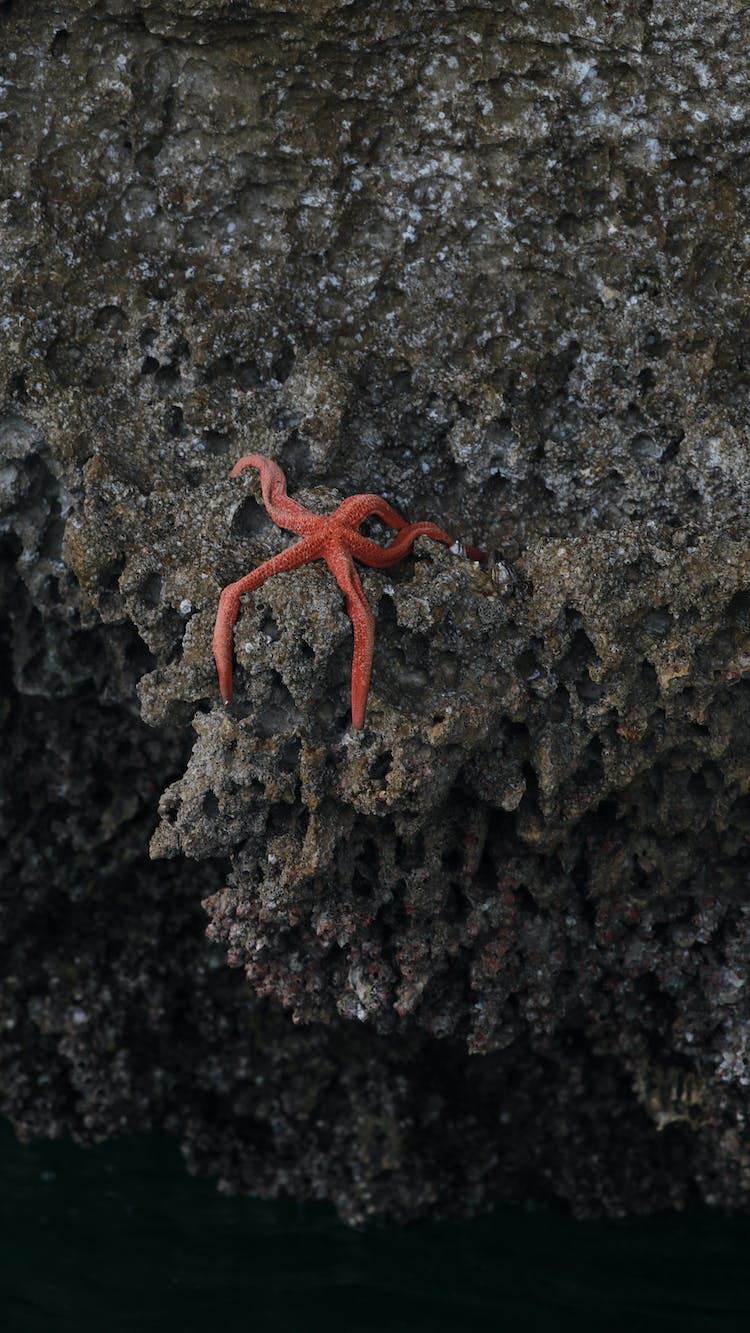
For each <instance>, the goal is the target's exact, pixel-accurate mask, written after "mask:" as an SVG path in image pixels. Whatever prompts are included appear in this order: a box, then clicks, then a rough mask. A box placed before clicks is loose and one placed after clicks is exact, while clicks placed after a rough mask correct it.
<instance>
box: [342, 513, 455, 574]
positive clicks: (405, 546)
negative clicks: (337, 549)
mask: <svg viewBox="0 0 750 1333" xmlns="http://www.w3.org/2000/svg"><path fill="white" fill-rule="evenodd" d="M417 537H431V538H432V540H433V541H436V542H442V544H443V546H453V545H454V538H453V537H451V536H449V534H448V533H447V532H443V530H442V528H438V527H437V526H436V525H435V524H434V523H407V524H406V525H405V526H404V527H403V528H402V529H401V531H400V532H399V534H398V536H397V537H394V538H393V541H392V542H389V544H388V545H387V546H379V545H378V543H377V542H371V541H370V540H369V538H367V537H363V536H362V535H361V533H356V534H355V535H354V537H353V538H351V539H350V545H351V550H352V555H353V556H354V557H355V559H357V560H361V561H362V562H363V563H364V564H367V565H371V566H372V567H373V568H374V569H389V568H390V567H391V565H397V564H398V562H399V560H403V559H404V556H407V555H408V554H409V552H410V551H411V549H412V547H413V545H414V543H415V541H416V540H417Z"/></svg>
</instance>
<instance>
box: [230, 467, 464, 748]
mask: <svg viewBox="0 0 750 1333" xmlns="http://www.w3.org/2000/svg"><path fill="white" fill-rule="evenodd" d="M246 467H254V468H257V469H258V471H259V472H260V484H261V489H262V491H263V503H264V504H265V506H266V509H267V511H268V513H269V514H270V516H271V518H272V519H273V521H274V523H276V524H278V526H279V527H280V528H286V529H287V531H289V532H296V533H297V535H298V536H299V537H301V538H302V540H301V541H299V542H297V543H296V545H295V546H289V547H287V549H286V550H285V551H282V552H281V553H280V554H279V555H275V556H273V557H272V559H270V560H265V561H264V562H263V564H262V565H259V566H258V568H257V569H254V570H253V571H252V573H250V574H246V575H245V577H244V578H242V579H238V580H237V582H236V583H230V584H228V585H227V587H226V588H224V590H223V592H222V594H221V597H220V598H219V611H218V614H217V616H216V626H215V628H214V660H215V662H216V670H217V671H218V673H219V688H220V690H221V697H222V699H223V700H224V703H225V704H229V703H231V702H232V646H233V630H234V624H235V621H236V619H237V613H238V611H239V608H240V597H241V596H242V594H243V593H245V592H254V591H255V589H256V588H259V587H260V586H261V584H263V583H265V581H266V579H269V578H270V577H271V575H272V574H284V573H286V571H287V570H289V569H299V567H300V565H306V564H308V563H309V562H310V561H311V560H325V562H326V564H327V565H328V568H329V569H330V571H331V573H332V574H333V576H334V578H335V580H336V582H337V583H338V585H339V587H340V589H341V591H342V592H343V594H344V597H345V598H346V609H347V611H348V613H349V616H350V618H351V622H352V625H353V627H354V655H353V658H352V722H353V724H354V726H355V728H356V730H357V731H361V730H362V728H363V727H364V725H365V708H366V706H367V695H368V692H369V689H370V674H371V671H372V653H373V645H374V641H375V618H374V616H373V614H372V611H371V610H370V606H369V603H368V602H367V600H366V598H365V594H364V591H363V589H362V584H361V583H360V580H359V575H358V573H357V571H356V569H355V568H354V563H353V559H352V557H354V559H355V560H359V561H361V563H362V564H363V565H370V566H371V567H372V568H373V569H388V568H389V567H390V566H391V565H397V564H398V562H399V560H403V559H404V557H405V556H407V555H408V554H409V552H410V551H411V549H412V547H413V545H414V542H415V541H416V539H417V537H431V538H432V540H433V541H436V542H442V543H443V544H444V545H445V546H454V545H456V542H455V539H454V538H453V537H449V535H448V533H447V532H443V530H442V529H441V528H438V527H436V526H435V524H434V523H407V521H406V519H405V518H402V517H401V515H400V514H397V513H396V510H395V509H392V508H391V506H390V505H389V504H387V503H386V501H385V500H381V498H380V496H379V495H352V496H350V498H349V499H348V500H344V502H343V504H340V505H339V507H338V509H336V510H335V511H334V513H332V514H331V515H330V516H329V517H328V518H320V517H319V516H318V515H317V514H313V513H311V512H310V510H309V509H305V507H304V505H301V504H299V503H298V502H297V501H296V500H290V499H289V496H288V495H287V493H286V477H285V476H284V473H283V472H282V470H281V468H280V467H279V466H278V464H277V463H274V462H273V461H272V460H271V459H270V458H264V457H263V456H262V455H261V454H250V455H249V456H248V457H247V458H241V459H240V461H239V462H238V463H235V465H234V467H233V468H232V471H231V473H230V476H232V477H236V476H238V474H239V473H240V472H242V470H243V468H246ZM373 514H374V515H375V516H376V517H377V518H379V519H380V520H381V521H382V522H383V523H385V525H386V526H387V527H389V528H395V529H396V531H397V533H398V536H397V537H394V539H393V541H392V542H391V543H390V544H389V545H388V546H378V544H377V542H373V541H370V540H369V539H368V538H367V537H363V536H362V534H361V532H358V530H357V529H358V528H359V526H360V524H361V523H363V522H364V520H365V519H366V518H368V517H370V515H373ZM460 549H462V548H461V547H460V546H459V550H460ZM466 554H467V556H468V557H469V559H470V560H480V559H482V558H483V556H482V552H481V551H478V550H476V548H475V547H467V548H466Z"/></svg>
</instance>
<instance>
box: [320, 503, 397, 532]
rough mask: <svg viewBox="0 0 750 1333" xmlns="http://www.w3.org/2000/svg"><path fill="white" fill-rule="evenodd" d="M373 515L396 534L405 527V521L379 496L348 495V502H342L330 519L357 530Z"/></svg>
mask: <svg viewBox="0 0 750 1333" xmlns="http://www.w3.org/2000/svg"><path fill="white" fill-rule="evenodd" d="M373 515H374V517H375V518H379V519H380V520H381V522H383V523H385V525H386V527H387V528H395V529H396V531H397V532H399V531H400V530H401V528H405V527H406V526H407V522H406V519H405V518H403V517H402V515H401V514H399V512H398V510H396V509H394V508H393V506H392V505H389V504H388V501H387V500H383V499H382V498H381V496H379V495H350V496H349V499H348V500H343V501H342V503H341V504H340V505H339V507H338V509H337V510H336V512H335V515H332V517H335V518H336V519H343V520H344V521H345V522H346V523H347V524H349V523H351V525H352V527H353V528H358V527H359V525H360V523H364V521H365V519H366V518H372V517H373Z"/></svg>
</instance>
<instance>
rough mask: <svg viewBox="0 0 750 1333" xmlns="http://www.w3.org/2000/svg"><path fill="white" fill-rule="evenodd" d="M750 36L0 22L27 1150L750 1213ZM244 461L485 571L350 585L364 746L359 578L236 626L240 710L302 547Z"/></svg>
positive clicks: (279, 1176) (333, 9)
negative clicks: (229, 590) (40, 1142)
mask: <svg viewBox="0 0 750 1333" xmlns="http://www.w3.org/2000/svg"><path fill="white" fill-rule="evenodd" d="M745 27H746V25H745V23H744V13H743V10H742V7H741V6H740V5H739V3H735V2H734V0H732V2H731V3H729V4H726V5H722V6H721V7H719V8H718V9H717V8H716V7H715V6H710V5H708V4H707V3H702V0H697V3H695V2H694V3H691V4H690V5H687V4H681V3H677V4H674V3H669V4H666V3H663V4H662V3H659V2H658V0H657V2H656V3H653V4H651V5H648V6H643V5H640V4H636V3H625V4H624V5H622V6H620V7H619V8H618V9H617V10H613V8H612V7H611V6H609V5H605V4H599V3H596V0H592V2H591V3H577V2H576V0H570V3H559V4H556V5H550V4H548V3H546V2H545V0H531V3H529V4H527V5H526V6H525V7H523V8H521V7H519V6H517V5H510V4H508V5H507V6H505V7H503V6H502V5H501V6H498V5H497V4H495V3H494V0H493V2H492V3H490V0H474V3H468V2H467V3H463V2H462V0H456V3H453V4H451V5H446V6H444V7H440V6H435V5H430V4H427V5H414V4H412V3H410V0H385V3H383V4H379V5H378V6H371V5H369V4H365V3H359V2H355V3H347V2H345V0H310V2H309V3H305V4H302V3H289V2H287V3H286V4H282V5H278V4H270V3H266V2H265V0H263V3H261V4H252V5H251V4H249V3H244V0H236V2H235V3H208V0H188V3H184V4H176V3H168V2H166V0H153V3H150V2H149V0H146V2H145V3H143V4H141V5H139V6H138V7H137V8H136V7H134V6H132V5H130V4H128V3H127V0H105V2H104V3H98V4H94V3H93V0H60V2H59V3H54V2H53V3H52V4H49V3H46V2H45V3H42V0H29V2H28V3H26V4H24V5H21V4H20V3H18V2H17V0H16V2H15V3H14V2H13V0H11V3H9V4H5V5H4V6H3V7H2V11H1V12H0V39H1V40H0V75H1V78H0V191H1V195H2V201H3V226H2V229H1V230H0V264H2V279H3V280H2V283H1V284H0V329H2V343H1V344H0V398H1V399H2V402H0V455H1V458H0V464H1V465H0V543H2V545H1V549H2V554H3V565H2V573H1V575H0V577H1V580H2V581H1V582H0V590H1V591H2V597H3V608H4V609H3V619H2V634H3V642H4V644H5V645H6V646H7V647H6V655H5V665H4V668H3V669H4V671H5V672H6V681H7V704H6V705H5V706H4V718H5V726H6V728H7V732H8V737H9V741H8V745H7V748H6V752H5V755H4V760H5V762H6V763H7V765H8V769H9V772H10V773H12V775H13V776H12V778H11V779H10V780H9V783H8V794H7V798H6V799H7V811H6V813H5V815H4V818H5V820H6V828H7V830H8V832H7V837H8V846H9V852H8V856H9V858H10V859H9V862H8V866H9V868H8V872H7V875H5V874H4V878H3V886H4V893H5V894H6V895H7V903H9V904H10V905H9V907H8V908H7V912H8V915H7V918H6V927H5V929H6V935H5V937H4V938H5V941H6V943H5V945H4V947H5V948H6V949H7V951H8V968H7V969H5V968H4V969H3V972H4V975H5V977H6V981H5V983H4V989H3V991H2V1004H3V1005H5V1006H6V1010H5V1012H7V1015H8V1017H7V1021H6V1030H7V1033H8V1034H9V1036H8V1042H9V1045H8V1047H7V1048H4V1049H6V1050H7V1054H6V1055H3V1057H2V1058H3V1060H4V1061H5V1063H4V1066H3V1067H4V1069H5V1071H6V1073H5V1076H4V1083H3V1105H4V1106H5V1108H6V1110H7V1113H8V1114H10V1115H11V1116H12V1117H13V1118H14V1120H15V1122H16V1123H17V1124H18V1125H19V1127H20V1128H21V1129H22V1130H23V1131H24V1132H26V1133H42V1132H46V1133H53V1132H72V1133H75V1134H77V1135H79V1136H81V1137H83V1138H86V1137H87V1136H88V1137H96V1136H106V1134H108V1133H115V1132H121V1130H122V1129H123V1128H133V1127H146V1126H148V1125H163V1124H167V1125H169V1126H171V1127H172V1128H173V1129H175V1131H176V1132H178V1133H181V1134H182V1136H183V1141H184V1142H185V1143H186V1144H187V1152H188V1156H189V1159H190V1161H191V1162H192V1163H194V1165H195V1166H196V1167H197V1168H199V1169H206V1170H214V1171H221V1173H222V1176H223V1179H224V1183H225V1185H226V1186H227V1187H228V1188H231V1187H242V1188H249V1189H256V1190H258V1191H261V1192H264V1193H274V1192H279V1191H283V1190H287V1191H291V1192H297V1193H299V1194H305V1193H307V1194H314V1195H316V1196H326V1197H331V1198H334V1199H335V1200H336V1202H337V1205H338V1207H339V1208H340V1209H341V1210H342V1212H343V1213H344V1214H345V1215H346V1216H347V1217H349V1218H350V1219H351V1220H359V1221H361V1220H363V1219H364V1218H365V1217H368V1216H374V1215H378V1216H390V1217H399V1218H404V1217H408V1216H417V1215H424V1214H426V1213H429V1212H430V1211H433V1212H435V1213H441V1212H446V1211H450V1210H451V1209H452V1208H454V1209H457V1210H459V1211H460V1210H471V1209H472V1208H475V1207H480V1206H485V1205H486V1204H488V1203H489V1202H491V1200H492V1199H493V1198H497V1197H501V1196H504V1195H505V1196H508V1195H511V1194H513V1193H514V1192H515V1193H519V1192H520V1193H522V1192H524V1191H526V1192H527V1193H536V1194H537V1195H538V1196H545V1197H549V1195H550V1194H556V1195H558V1196H562V1197H565V1198H568V1199H570V1200H571V1202H572V1203H573V1205H574V1206H575V1207H576V1209H578V1210H579V1211H585V1210H586V1209H605V1210H609V1211H614V1212H622V1211H627V1209H628V1208H645V1207H649V1206H653V1207H657V1206H663V1205H664V1204H665V1203H670V1202H672V1203H679V1202H683V1201H685V1200H687V1199H689V1198H691V1197H696V1196H697V1197H702V1198H705V1199H708V1200H709V1201H711V1202H714V1203H730V1204H732V1205H735V1204H739V1203H744V1202H745V1200H746V1194H747V1191H748V1189H750V1179H749V1177H748V1160H750V1154H749V1151H748V1141H747V1132H746V1127H745V1126H746V1120H745V1117H746V1110H747V1086H748V1079H750V1051H749V1047H748V1042H749V1039H748V1033H750V1001H749V1000H748V987H747V962H746V959H747V952H748V948H747V946H748V938H747V936H748V925H747V921H748V908H747V904H748V901H749V900H748V891H747V875H748V863H749V860H750V851H748V848H749V847H750V763H749V762H748V757H747V756H748V753H750V749H749V742H750V735H749V732H750V725H749V719H750V709H749V706H748V681H747V676H748V671H750V578H749V577H748V555H747V531H746V529H747V511H748V499H749V498H750V495H749V492H750V480H749V478H750V469H749V468H748V424H749V423H748V417H749V415H750V413H749V410H748V402H750V397H749V394H748V391H749V390H750V372H749V371H748V362H749V346H748V334H747V327H746V324H747V320H746V310H747V300H748V277H749V274H750V268H749V267H748V263H747V236H746V232H747V225H746V218H747V208H746V202H747V194H748V190H749V189H750V168H749V166H748V157H747V153H746V151H745V149H746V141H747V133H748V123H749V122H750V104H748V102H747V99H746V98H745V97H744V96H743V94H742V89H743V87H744V85H745V82H746V80H747V74H748V69H747V65H748V58H747V51H746V45H747V43H746V31H745ZM250 452H259V453H264V454H267V455H269V456H271V457H273V458H275V459H276V460H277V461H278V462H279V463H280V464H281V465H282V466H283V467H284V469H285V471H286V473H287V476H288V479H289V486H290V492H291V493H292V494H294V495H296V496H298V497H299V498H300V499H302V500H303V501H304V502H305V503H307V504H309V505H310V506H311V507H312V508H313V509H314V510H316V512H320V513H327V512H330V511H331V510H332V509H333V508H334V507H335V505H336V504H337V503H338V501H339V500H340V499H341V498H342V497H343V496H345V495H348V494H352V493H354V492H358V491H368V492H369V491H376V492H379V493H381V494H382V495H383V496H384V497H385V498H386V499H387V500H389V501H390V502H391V503H392V504H393V505H394V506H395V507H396V508H398V509H399V510H400V511H401V512H403V513H404V514H405V516H406V517H407V518H409V519H410V520H418V519H423V518H424V519H432V520H434V521H436V522H438V523H439V524H440V525H441V526H442V527H444V528H446V529H447V530H449V531H451V532H453V533H455V534H456V536H457V537H459V538H461V539H463V540H464V541H465V542H466V541H469V542H475V543H477V544H479V545H481V546H482V547H483V548H484V549H485V550H487V551H488V552H489V553H490V557H491V558H490V559H489V561H488V562H487V564H486V565H485V566H484V567H483V568H480V567H478V566H474V565H472V564H471V563H470V562H467V561H464V560H461V559H460V558H458V557H456V556H455V555H452V554H451V553H450V552H449V551H448V550H446V549H443V548H439V549H436V548H435V547H434V546H433V545H431V544H430V543H427V542H421V543H419V544H418V546H417V549H416V551H415V555H414V557H413V558H411V559H409V560H408V561H406V562H404V564H403V565H402V566H400V567H398V568H397V569H395V570H392V571H388V572H387V573H379V572H376V571H366V572H365V573H364V575H363V583H364V587H365V591H366V594H367V596H368V599H369V600H370V601H371V603H372V605H373V607H374V609H375V611H376V616H377V629H376V653H375V664H374V671H373V682H372V690H371V695H370V703H369V708H368V718H367V723H368V725H367V728H366V730H365V731H364V732H363V733H362V734H361V735H355V734H354V733H353V732H352V731H351V730H350V729H349V728H348V725H347V723H348V680H349V672H350V663H351V630H350V626H349V623H348V621H347V618H346V615H345V612H344V608H343V605H342V600H341V596H340V593H339V590H338V589H337V587H336V586H335V583H334V581H333V580H332V579H331V578H330V576H329V575H328V571H327V570H326V569H325V568H324V567H323V566H315V567H312V568H308V569H304V570H301V571H299V572H297V573H295V574H293V575H289V576H285V577H283V578H279V579H276V580H271V581H270V582H269V583H268V584H266V585H265V586H264V587H263V588H262V589H261V590H260V591H259V592H258V593H257V594H256V595H254V596H253V597H252V598H251V599H249V601H248V604H247V605H246V606H245V608H244V610H243V612H242V614H241V616H240V619H239V621H238V625H237V629H236V633H235V655H236V663H237V671H236V693H235V704H234V706H233V708H232V709H231V710H230V711H228V712H225V710H223V709H222V708H221V707H220V705H219V700H218V691H217V688H216V681H215V673H214V668H213V663H212V660H211V655H210V638H211V631H212V627H213V620H214V616H215V612H216V605H217V600H218V594H219V591H220V588H221V587H222V586H223V585H224V584H226V583H228V582H230V581H233V580H234V579H236V578H238V577H239V576H240V575H242V574H243V573H245V572H246V571H247V570H248V569H249V568H252V567H253V566H254V565H256V564H258V563H259V562H260V561H261V560H264V559H266V558H268V557H269V556H270V555H272V554H273V553H274V552H275V551H278V550H280V549H282V547H283V546H284V545H285V544H287V542H288V540H289V537H288V535H287V534H283V533H281V532H279V531H278V530H277V529H276V528H275V527H274V526H273V525H272V524H271V523H270V521H269V520H268V518H267V516H266V514H265V511H264V510H263V508H262V506H261V505H260V504H259V488H258V486H257V482H256V481H255V480H254V479H253V478H252V477H250V476H248V475H243V476H242V477H241V478H238V479H237V480H235V481H231V480H230V479H229V475H228V474H229V469H230V467H231V464H232V463H233V462H234V461H235V459H236V458H238V457H240V456H241V455H243V454H247V453H250ZM372 535H374V536H375V537H376V539H383V534H382V533H381V532H380V531H379V530H378V529H377V528H375V529H374V530H373V534H372ZM495 553H499V556H500V557H502V560H501V561H500V562H499V561H498V558H497V555H496V554H495ZM139 712H140V716H139ZM191 724H192V727H193V729H194V732H195V740H194V741H193V740H192V733H191V730H190V727H191ZM191 744H192V753H190V754H188V750H189V749H190V746H191ZM45 765H48V772H47V769H46V768H45ZM45 772H47V777H48V781H47V782H46V784H45ZM160 792H161V793H162V796H161V802H160V807H159V808H160V814H161V820H160V822H159V825H158V828H157V829H156V831H155V832H153V837H152V840H151V850H152V856H153V857H154V858H155V859H154V860H153V861H152V863H151V864H150V865H149V864H148V863H147V862H146V860H145V854H146V846H147V843H148V838H149V835H150V834H151V833H152V830H153V824H154V823H155V821H156V807H157V804H158V798H159V793H160ZM6 886H7V887H6ZM129 894H132V895H134V896H133V900H132V902H129V897H128V895H129ZM17 899H20V906H19V902H18V901H17ZM201 899H203V900H204V902H205V909H206V913H207V920H208V934H209V941H208V942H206V941H205V940H204V939H203V938H202V926H203V923H204V921H205V918H204V917H203V916H202V915H201V911H200V907H199V903H200V900H201ZM137 905H138V906H137ZM131 913H132V914H131ZM32 937H33V944H32ZM61 940H62V941H64V947H63V946H62V945H61ZM217 946H218V947H217ZM227 955H228V958H229V962H230V963H231V964H233V965H234V966H235V967H238V968H241V969H242V970H243V973H244V975H242V973H240V974H239V975H238V974H233V973H232V972H230V971H229V970H228V969H226V968H225V967H224V965H223V961H222V960H223V959H224V958H225V957H226V956H227ZM71 960H72V961H71ZM9 978H10V979H9ZM77 1014H83V1015H84V1017H83V1018H82V1019H79V1018H77V1017H76V1015H77ZM180 1014H185V1015H186V1017H185V1021H184V1025H183V1026H181V1022H182V1020H181V1019H180V1018H179V1017H178V1016H179V1015H180ZM292 1020H295V1021H296V1023H297V1025H298V1026H297V1027H294V1026H293V1022H292ZM19 1033H22V1034H24V1039H23V1040H21V1041H19V1040H18V1034H19ZM145 1033H148V1034H149V1041H148V1043H146V1042H145V1039H144V1034H145ZM147 1047H148V1051H150V1052H151V1054H148V1053H147ZM271 1051H272V1052H273V1053H272V1054H271ZM300 1064H303V1065H304V1066H305V1068H306V1069H308V1070H309V1075H301V1074H300V1072H299V1069H300ZM306 1079H307V1081H305V1080H306ZM332 1083H333V1084H335V1085H336V1086H335V1089H333V1090H332V1088H331V1085H332ZM303 1085H304V1086H303ZM260 1087H266V1088H268V1089H272V1090H273V1091H268V1093H267V1095H266V1094H265V1093H263V1094H261V1093H260V1092H258V1091H257V1089H258V1088H260ZM252 1089H255V1091H252ZM280 1106H281V1107H283V1113H281V1112H279V1107H280ZM373 1108H376V1110H377V1114H376V1115H375V1118H374V1119H373V1114H374V1112H373ZM436 1124H439V1126H440V1134H439V1142H438V1140H437V1138H436V1133H437V1131H436V1130H435V1125H436ZM404 1125H408V1127H409V1128H408V1133H406V1132H405V1131H403V1130H402V1129H401V1128H399V1127H403V1126H404ZM519 1126H522V1127H523V1128H522V1129H520V1128H519ZM323 1127H325V1129H324V1128H323ZM295 1144H296V1145H297V1146H296V1147H295V1148H293V1147H292V1145H295ZM451 1145H452V1146H451ZM407 1163H408V1166H407Z"/></svg>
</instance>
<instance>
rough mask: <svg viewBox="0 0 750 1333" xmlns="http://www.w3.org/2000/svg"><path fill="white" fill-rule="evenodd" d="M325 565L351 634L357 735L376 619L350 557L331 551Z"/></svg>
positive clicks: (367, 686) (367, 689)
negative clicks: (343, 606) (342, 602)
mask: <svg viewBox="0 0 750 1333" xmlns="http://www.w3.org/2000/svg"><path fill="white" fill-rule="evenodd" d="M325 559H326V563H327V565H328V568H329V569H330V571H331V573H332V574H333V576H334V578H335V580H336V582H337V583H338V585H339V587H340V589H341V591H342V592H343V594H344V597H345V599H346V609H347V612H348V614H349V618H350V620H351V622H352V627H353V630H354V652H353V654H352V723H353V725H354V728H355V730H356V731H362V729H363V727H364V725H365V711H366V709H367V696H368V694H369V693H370V677H371V675H372V654H373V648H374V646H375V617H374V615H373V614H372V611H371V609H370V604H369V602H368V601H367V598H366V597H365V594H364V589H363V587H362V584H361V583H360V579H359V574H358V573H357V571H356V569H355V568H354V565H353V563H352V559H351V556H350V555H348V554H347V552H346V551H344V550H343V549H342V548H341V547H339V548H338V549H337V550H335V551H330V552H329V553H328V554H327V555H326V557H325Z"/></svg>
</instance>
